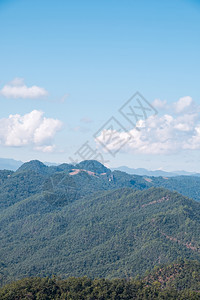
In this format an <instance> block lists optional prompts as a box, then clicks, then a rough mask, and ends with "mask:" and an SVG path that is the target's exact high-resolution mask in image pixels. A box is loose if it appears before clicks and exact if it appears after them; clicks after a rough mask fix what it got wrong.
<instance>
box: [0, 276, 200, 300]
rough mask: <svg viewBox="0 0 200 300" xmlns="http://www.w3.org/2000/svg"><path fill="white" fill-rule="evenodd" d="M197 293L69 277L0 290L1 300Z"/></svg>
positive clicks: (24, 281) (169, 296) (133, 282)
mask: <svg viewBox="0 0 200 300" xmlns="http://www.w3.org/2000/svg"><path fill="white" fill-rule="evenodd" d="M199 297H200V293H199V291H193V290H191V289H184V290H179V291H178V290H176V289H174V288H165V289H163V288H161V284H160V283H159V282H158V281H155V282H153V283H152V284H151V285H150V284H148V285H147V284H146V283H145V282H144V281H142V280H122V279H114V280H106V279H94V280H91V279H89V278H87V277H82V278H75V277H71V278H69V279H67V280H59V279H56V278H25V279H22V280H20V281H17V282H13V283H11V284H9V285H6V286H5V287H3V288H1V289H0V299H1V300H21V299H34V300H48V299H54V300H56V299H69V300H95V299H101V300H106V299H113V300H121V299H123V300H128V299H130V300H131V299H132V300H133V299H138V300H141V299H180V300H189V299H191V300H192V299H194V300H195V299H199Z"/></svg>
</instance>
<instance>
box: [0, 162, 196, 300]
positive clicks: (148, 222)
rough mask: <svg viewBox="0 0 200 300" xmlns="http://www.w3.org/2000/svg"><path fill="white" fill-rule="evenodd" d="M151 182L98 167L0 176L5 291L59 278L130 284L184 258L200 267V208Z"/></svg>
mask: <svg viewBox="0 0 200 300" xmlns="http://www.w3.org/2000/svg"><path fill="white" fill-rule="evenodd" d="M79 168H80V169H81V170H80V169H79ZM74 169H75V170H78V171H77V173H76V172H75V173H72V172H74V171H73V170H74ZM84 170H85V171H84ZM71 174H73V175H71ZM146 179H148V180H146ZM150 179H151V180H149V178H144V177H141V176H134V175H128V174H126V173H123V172H119V171H115V172H112V173H111V171H110V170H109V169H107V168H105V167H104V166H102V165H101V164H99V163H97V162H94V161H92V162H88V161H86V162H82V163H81V165H79V166H73V165H67V164H63V165H61V166H58V167H46V166H44V165H43V164H41V163H40V162H38V161H32V162H31V163H27V164H25V165H23V166H22V167H21V168H20V169H19V170H18V171H17V172H12V171H1V172H0V208H1V210H0V240H1V244H0V285H5V284H6V283H9V282H11V281H13V280H17V279H22V278H24V277H37V276H39V277H51V276H52V275H53V274H54V275H56V276H60V277H61V278H68V277H71V276H75V277H82V276H87V277H89V278H92V279H93V278H98V277H100V278H107V279H113V278H125V279H127V278H134V277H135V276H139V277H141V276H144V274H145V272H146V271H147V270H149V271H151V270H153V269H154V267H155V266H156V265H159V266H160V265H163V264H169V263H171V262H172V261H176V260H177V259H179V258H182V259H187V260H196V261H197V262H199V261H200V235H199V233H200V203H198V202H197V201H194V200H192V199H189V198H187V197H184V196H182V195H181V194H178V193H177V192H172V191H170V190H169V189H168V190H167V189H164V188H161V187H154V186H153V185H155V186H159V185H161V183H162V180H163V181H164V182H167V183H168V182H169V181H168V180H167V179H161V178H157V179H156V178H154V177H151V178H150ZM182 179H183V180H184V177H180V180H182ZM156 180H157V181H156ZM176 180H178V179H177V177H176ZM195 180H196V179H195ZM52 183H53V184H54V187H53V188H52V186H51V184H52ZM188 184H189V183H188ZM196 184H197V182H196ZM177 185H178V184H177ZM180 185H181V184H180ZM182 186H184V185H183V182H182ZM172 187H173V186H172ZM172 189H173V188H172ZM167 270H168V271H167ZM167 270H166V274H168V275H167V278H171V277H170V276H171V275H170V272H171V271H170V270H171V269H170V267H169V269H167ZM182 270H185V271H183V272H182V273H180V276H179V277H177V278H179V279H177V280H178V282H179V285H180V286H181V289H182V287H183V286H184V287H186V288H187V289H189V288H190V285H188V284H186V283H185V282H182V283H181V278H182V277H183V274H184V272H186V273H188V271H187V268H186V265H184V266H183V265H182ZM167 272H168V273H167ZM172 272H174V271H173V269H172ZM151 274H152V273H151ZM178 274H179V273H178ZM188 274H189V273H188ZM198 274H199V273H198V269H195V270H194V271H193V275H192V276H193V277H194V278H198V276H199V275H198ZM145 276H146V277H145V278H149V279H148V280H149V284H151V283H152V281H151V278H150V277H148V274H146V275H145ZM152 276H156V273H155V275H152ZM189 277H191V276H189ZM193 277H192V278H193ZM153 278H154V277H153ZM184 278H185V277H184ZM38 280H39V279H38ZM77 280H78V279H77ZM80 280H81V279H80ZM194 280H196V279H194ZM154 281H158V282H159V278H158V279H156V278H155V280H154V279H153V282H154ZM22 282H23V281H22ZM45 282H46V281H45ZM112 282H113V281H112ZM164 282H165V281H164ZM110 284H111V283H110ZM134 284H135V283H134ZM173 284H174V288H175V290H176V289H177V290H178V289H179V286H178V285H177V284H176V281H173ZM159 286H161V287H160V288H167V289H168V288H169V287H171V286H172V283H171V282H170V280H167V281H166V284H165V283H163V282H160V283H159ZM148 288H149V287H148ZM142 289H143V288H142ZM196 289H199V288H198V286H197V287H196ZM5 299H6V298H5ZM33 299H36V298H33ZM72 299H73V298H72ZM88 299H90V298H88ZM105 299H106V298H105ZM108 299H109V298H108ZM119 299H120V298H119ZM127 299H129V298H127ZM152 299H153V298H152ZM161 299H162V298H161ZM172 299H173V298H172ZM174 299H175V298H174ZM180 299H181V298H180ZM183 299H184V298H183ZM194 299H195V298H194Z"/></svg>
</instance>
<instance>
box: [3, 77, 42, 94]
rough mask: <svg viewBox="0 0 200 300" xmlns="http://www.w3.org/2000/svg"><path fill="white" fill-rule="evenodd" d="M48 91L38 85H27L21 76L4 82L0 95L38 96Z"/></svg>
mask: <svg viewBox="0 0 200 300" xmlns="http://www.w3.org/2000/svg"><path fill="white" fill-rule="evenodd" d="M47 94H48V92H47V91H46V90H45V89H44V88H42V87H39V86H36V85H33V86H31V87H28V86H26V85H25V83H24V80H23V79H22V78H15V79H14V80H13V81H11V82H10V83H8V84H6V85H5V86H4V87H3V88H2V89H1V90H0V95H2V96H3V97H6V98H30V99H35V98H40V97H43V96H46V95H47Z"/></svg>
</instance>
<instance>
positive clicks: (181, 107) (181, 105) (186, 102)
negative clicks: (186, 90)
mask: <svg viewBox="0 0 200 300" xmlns="http://www.w3.org/2000/svg"><path fill="white" fill-rule="evenodd" d="M192 106H193V101H192V98H191V97H189V96H186V97H183V98H180V99H179V100H178V101H177V102H175V103H174V108H175V112H176V113H182V112H184V111H186V110H188V109H189V108H191V107H192Z"/></svg>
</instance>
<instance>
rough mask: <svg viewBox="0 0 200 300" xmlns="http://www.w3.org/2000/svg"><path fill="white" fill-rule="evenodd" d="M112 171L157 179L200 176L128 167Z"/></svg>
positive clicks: (182, 172) (190, 173)
mask: <svg viewBox="0 0 200 300" xmlns="http://www.w3.org/2000/svg"><path fill="white" fill-rule="evenodd" d="M112 170H113V171H114V170H117V171H122V172H126V173H128V174H135V175H140V176H155V177H159V176H163V177H174V176H181V175H185V176H186V175H187V176H190V175H193V176H200V174H199V173H192V172H186V171H174V172H167V171H162V170H155V171H150V170H147V169H144V168H138V169H133V168H129V167H126V166H121V167H118V168H113V169H112Z"/></svg>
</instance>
